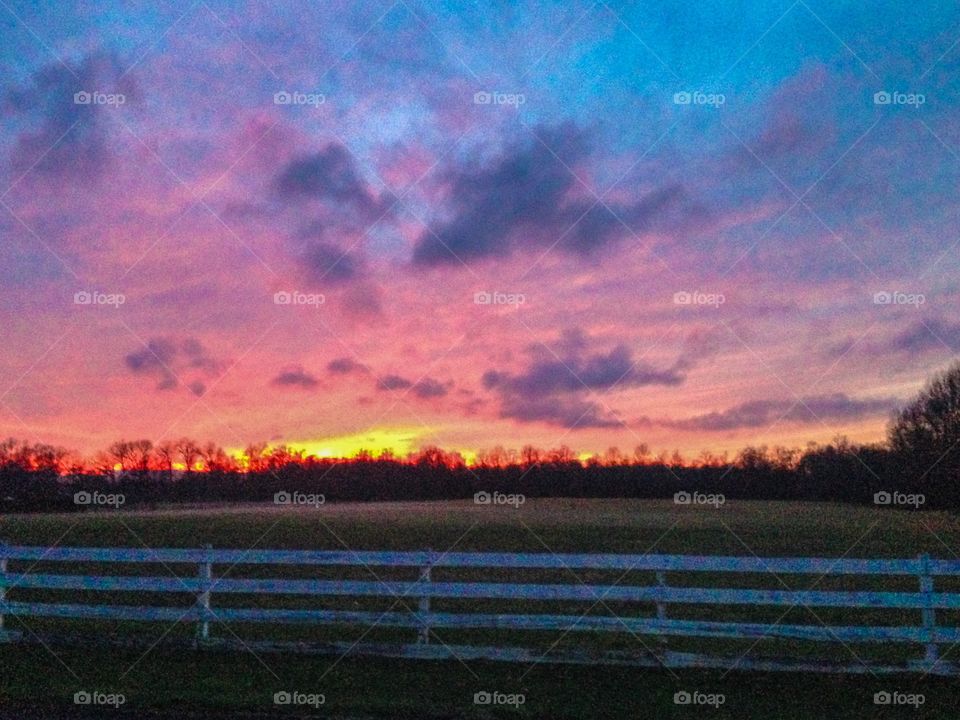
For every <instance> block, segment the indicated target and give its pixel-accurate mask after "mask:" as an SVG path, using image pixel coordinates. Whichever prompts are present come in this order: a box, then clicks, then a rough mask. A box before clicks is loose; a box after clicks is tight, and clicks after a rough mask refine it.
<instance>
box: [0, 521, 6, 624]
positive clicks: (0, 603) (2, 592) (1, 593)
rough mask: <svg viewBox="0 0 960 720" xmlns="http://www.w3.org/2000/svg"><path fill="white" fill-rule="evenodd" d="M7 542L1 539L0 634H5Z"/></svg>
mask: <svg viewBox="0 0 960 720" xmlns="http://www.w3.org/2000/svg"><path fill="white" fill-rule="evenodd" d="M6 547H7V544H6V543H5V542H3V540H0V635H2V634H3V607H4V603H5V602H6V600H7V556H6V554H5V553H4V552H3V551H4V549H5V548H6Z"/></svg>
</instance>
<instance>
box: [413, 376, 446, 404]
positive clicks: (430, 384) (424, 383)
mask: <svg viewBox="0 0 960 720" xmlns="http://www.w3.org/2000/svg"><path fill="white" fill-rule="evenodd" d="M452 385H453V383H451V382H448V383H446V384H444V383H442V382H440V381H439V380H434V379H433V378H424V379H423V380H419V381H418V382H416V383H414V385H413V394H414V395H416V396H417V397H418V398H421V399H423V400H429V399H431V398H439V397H443V396H444V395H446V394H447V393H448V392H450V387H451V386H452Z"/></svg>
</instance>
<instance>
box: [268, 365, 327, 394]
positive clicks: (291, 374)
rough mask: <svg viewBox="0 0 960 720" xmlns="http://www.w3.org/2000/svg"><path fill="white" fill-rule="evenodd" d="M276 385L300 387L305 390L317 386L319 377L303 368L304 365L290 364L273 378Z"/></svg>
mask: <svg viewBox="0 0 960 720" xmlns="http://www.w3.org/2000/svg"><path fill="white" fill-rule="evenodd" d="M273 384H274V385H279V386H281V387H299V388H303V389H305V390H308V389H310V388H314V387H316V386H317V379H316V378H315V377H314V376H313V375H311V374H310V373H308V372H307V371H306V370H304V369H303V366H302V365H289V366H287V367H285V368H283V370H281V371H280V374H279V375H277V376H276V377H275V378H274V379H273Z"/></svg>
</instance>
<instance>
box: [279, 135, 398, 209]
mask: <svg viewBox="0 0 960 720" xmlns="http://www.w3.org/2000/svg"><path fill="white" fill-rule="evenodd" d="M274 184H275V187H276V190H277V192H278V194H279V195H280V196H281V197H282V198H284V199H288V200H311V199H313V200H322V201H328V202H332V203H336V204H337V205H340V206H343V205H346V206H348V207H349V209H350V210H351V211H353V212H355V213H359V214H360V215H363V216H364V217H373V216H376V215H379V214H380V213H381V212H383V210H384V209H385V207H386V206H385V205H384V204H383V202H382V201H381V200H380V199H379V198H377V197H376V196H375V195H374V193H373V192H372V191H371V190H370V188H369V187H368V185H367V183H366V182H364V180H363V178H362V177H361V176H360V173H359V171H358V170H357V167H356V164H355V162H354V159H353V156H351V155H350V152H349V151H348V150H347V149H346V148H345V147H344V146H343V145H340V144H337V143H331V144H330V145H327V147H325V148H324V149H323V150H320V151H319V152H315V153H313V154H312V155H302V156H300V157H297V158H294V159H293V160H291V161H290V162H289V163H287V164H286V165H285V166H284V168H283V169H282V170H281V171H280V173H279V175H277V177H276V180H275V182H274Z"/></svg>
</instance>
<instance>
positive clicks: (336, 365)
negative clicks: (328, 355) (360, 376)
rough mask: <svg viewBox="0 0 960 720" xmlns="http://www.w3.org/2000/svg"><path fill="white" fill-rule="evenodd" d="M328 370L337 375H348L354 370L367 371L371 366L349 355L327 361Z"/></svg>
mask: <svg viewBox="0 0 960 720" xmlns="http://www.w3.org/2000/svg"><path fill="white" fill-rule="evenodd" d="M327 370H328V371H330V372H331V373H334V374H335V375H346V374H347V373H352V372H367V371H368V370H369V368H368V367H367V366H366V365H364V364H363V363H358V362H357V361H356V360H353V359H351V358H348V357H342V358H336V359H334V360H331V361H330V362H329V363H327Z"/></svg>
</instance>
